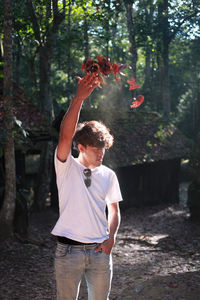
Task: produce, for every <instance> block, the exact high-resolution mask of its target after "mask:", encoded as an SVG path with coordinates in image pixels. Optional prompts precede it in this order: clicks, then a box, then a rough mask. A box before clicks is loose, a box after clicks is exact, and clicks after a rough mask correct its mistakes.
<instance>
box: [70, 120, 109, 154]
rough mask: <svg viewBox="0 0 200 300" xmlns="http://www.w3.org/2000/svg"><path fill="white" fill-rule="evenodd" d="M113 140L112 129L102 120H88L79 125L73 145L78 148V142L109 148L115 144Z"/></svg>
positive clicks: (84, 144)
mask: <svg viewBox="0 0 200 300" xmlns="http://www.w3.org/2000/svg"><path fill="white" fill-rule="evenodd" d="M113 140H114V139H113V136H112V135H111V134H110V129H109V128H107V127H106V126H105V125H104V124H103V123H102V122H101V121H86V122H83V123H79V124H78V125H77V128H76V132H75V135H74V138H73V145H74V147H75V148H76V149H77V146H78V144H81V145H83V146H84V147H86V146H87V145H88V146H92V147H97V148H105V149H109V148H110V147H112V145H113Z"/></svg>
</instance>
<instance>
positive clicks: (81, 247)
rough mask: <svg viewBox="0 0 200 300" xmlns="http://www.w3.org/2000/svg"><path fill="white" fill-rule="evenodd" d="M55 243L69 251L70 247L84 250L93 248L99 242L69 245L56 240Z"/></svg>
mask: <svg viewBox="0 0 200 300" xmlns="http://www.w3.org/2000/svg"><path fill="white" fill-rule="evenodd" d="M57 244H58V245H59V246H61V247H62V248H65V249H68V250H69V251H70V250H71V249H74V250H75V249H76V250H86V249H93V248H95V247H97V246H99V245H100V244H98V243H91V244H81V245H70V244H63V243H60V242H57Z"/></svg>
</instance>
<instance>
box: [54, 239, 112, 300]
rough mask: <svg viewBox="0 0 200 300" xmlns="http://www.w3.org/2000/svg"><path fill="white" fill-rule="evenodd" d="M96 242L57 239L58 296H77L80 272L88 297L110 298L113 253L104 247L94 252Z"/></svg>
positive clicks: (95, 299) (67, 299) (65, 299)
mask: <svg viewBox="0 0 200 300" xmlns="http://www.w3.org/2000/svg"><path fill="white" fill-rule="evenodd" d="M97 246H98V245H97V244H93V245H67V244H61V243H57V248H56V252H55V273H56V286H57V299H58V300H77V299H78V294H79V288H80V284H81V279H82V277H83V276H85V279H86V283H87V288H88V300H109V293H110V288H111V280H112V256H111V254H110V255H107V254H105V253H104V252H103V251H100V252H97V253H95V252H94V250H95V249H96V247H97Z"/></svg>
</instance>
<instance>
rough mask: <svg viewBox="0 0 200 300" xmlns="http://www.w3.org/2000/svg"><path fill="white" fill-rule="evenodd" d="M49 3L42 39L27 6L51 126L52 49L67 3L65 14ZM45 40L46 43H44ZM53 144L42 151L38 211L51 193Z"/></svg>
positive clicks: (41, 97) (43, 105)
mask: <svg viewBox="0 0 200 300" xmlns="http://www.w3.org/2000/svg"><path fill="white" fill-rule="evenodd" d="M48 4H49V3H47V7H46V24H49V22H50V18H51V17H53V21H52V23H51V26H49V28H48V30H47V35H46V36H45V38H44V37H41V31H40V27H39V24H40V22H39V20H38V18H37V15H36V13H35V10H34V6H33V3H32V1H31V0H27V6H28V9H29V13H30V17H31V20H32V24H33V30H34V34H35V38H36V39H37V40H38V42H39V44H40V46H39V61H40V91H39V108H40V111H41V112H42V113H43V114H45V116H46V117H47V119H48V121H49V126H51V123H52V119H53V115H54V112H53V101H52V96H51V90H50V71H51V56H52V49H53V45H54V40H55V37H56V35H57V32H58V29H59V25H60V24H61V23H62V21H63V20H64V18H65V14H64V12H65V1H64V2H63V5H64V6H63V13H61V12H60V11H59V9H58V0H53V1H51V4H52V5H51V8H52V9H51V10H50V6H49V5H48ZM44 40H45V42H43V41H44ZM50 144H52V142H46V144H45V145H43V146H42V149H41V157H40V172H39V174H38V180H37V185H36V188H35V197H34V201H35V207H36V208H38V209H40V210H41V209H43V208H44V207H45V201H46V199H47V198H48V196H49V195H48V193H49V191H50V186H49V183H50V179H51V172H50V171H51V169H52V168H51V167H50V166H49V165H48V164H51V161H52V159H51V156H52V152H51V145H50Z"/></svg>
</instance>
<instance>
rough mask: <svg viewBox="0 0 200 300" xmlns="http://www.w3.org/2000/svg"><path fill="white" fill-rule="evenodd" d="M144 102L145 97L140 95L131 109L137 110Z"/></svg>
mask: <svg viewBox="0 0 200 300" xmlns="http://www.w3.org/2000/svg"><path fill="white" fill-rule="evenodd" d="M143 101H144V96H143V95H138V96H137V97H136V99H135V100H134V101H133V102H132V105H131V108H136V107H138V106H140V105H141V104H142V102H143Z"/></svg>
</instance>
